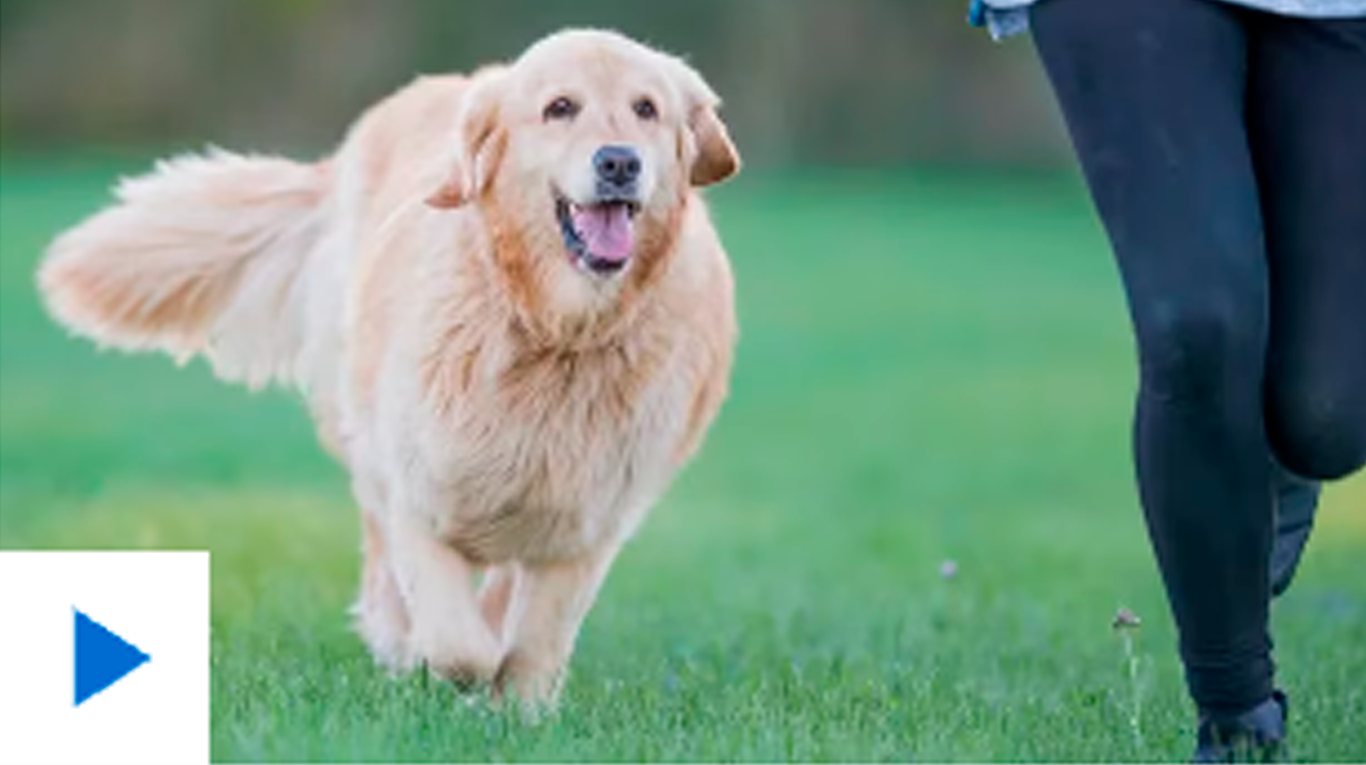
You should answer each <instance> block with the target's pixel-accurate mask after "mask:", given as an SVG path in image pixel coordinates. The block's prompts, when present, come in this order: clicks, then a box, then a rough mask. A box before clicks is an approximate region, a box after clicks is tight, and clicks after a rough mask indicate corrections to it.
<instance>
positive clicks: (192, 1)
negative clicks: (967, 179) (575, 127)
mask: <svg viewBox="0 0 1366 765" xmlns="http://www.w3.org/2000/svg"><path fill="white" fill-rule="evenodd" d="M965 5H966V3H965V2H957V1H956V0H915V1H908V0H840V1H838V2H832V1H831V0H738V1H737V0H688V1H687V2H638V1H637V0H574V2H554V1H553V0H550V1H547V0H499V1H497V2H488V1H484V2H471V1H470V0H57V1H56V2H53V1H52V0H3V2H0V73H2V74H0V139H3V141H4V142H5V145H6V147H16V146H17V147H30V146H52V145H62V144H69V143H72V142H76V143H80V144H83V145H89V144H92V143H93V144H98V145H108V144H119V145H128V144H143V145H151V144H158V145H164V144H167V143H170V144H177V145H179V144H186V145H199V144H202V143H204V142H206V141H208V142H216V143H221V144H224V145H233V146H248V147H272V148H275V147H281V146H293V147H297V148H299V149H303V150H308V149H321V148H325V147H328V146H330V145H332V144H333V143H334V142H335V141H337V140H338V139H339V138H340V134H341V130H342V128H343V126H344V125H346V124H347V122H348V120H350V119H351V118H352V117H353V116H354V115H355V114H356V113H357V112H358V111H359V110H360V109H361V108H363V107H364V106H365V105H367V104H369V103H370V102H372V101H373V100H375V99H376V98H378V97H380V96H381V95H383V94H385V93H387V92H389V91H390V90H392V89H394V88H395V87H396V86H397V85H398V84H400V83H403V82H405V81H407V80H408V79H409V78H411V77H412V76H414V75H415V74H417V73H419V72H442V71H451V70H468V69H470V68H472V67H474V66H476V65H478V64H479V63H483V62H487V61H492V60H499V59H506V58H510V57H513V56H515V55H516V54H517V53H518V52H519V51H520V50H521V49H522V48H524V47H525V46H526V45H527V44H528V43H529V42H530V41H532V40H534V39H536V38H537V37H539V36H541V35H543V34H546V33H547V32H550V31H552V30H555V29H558V28H560V27H562V26H565V25H584V24H591V25H597V26H607V27H614V28H616V29H619V30H621V31H623V32H626V33H628V34H631V35H633V36H636V37H638V38H640V39H642V40H645V41H648V42H651V43H653V44H655V45H657V46H659V47H662V48H664V49H666V50H669V51H671V52H675V53H679V54H685V55H686V56H687V57H688V58H689V59H691V61H692V62H693V63H694V64H695V65H696V66H697V67H698V68H699V69H700V70H701V71H702V72H703V73H704V74H705V75H706V76H707V77H708V78H709V79H710V81H711V82H712V84H713V85H714V86H715V87H716V89H717V90H718V91H719V92H720V93H721V94H722V96H723V97H724V99H725V101H726V116H727V119H728V120H729V121H730V124H731V127H732V131H733V133H734V134H735V136H736V138H737V140H739V142H740V144H741V145H742V146H744V147H745V149H746V158H747V159H748V160H749V161H750V163H751V166H753V167H759V168H763V167H781V166H790V165H793V164H812V163H815V164H822V165H863V166H872V165H877V166H886V165H888V164H892V165H905V164H934V165H945V164H949V165H961V164H971V165H982V164H991V165H993V166H995V167H1001V166H1011V167H1025V168H1039V167H1049V166H1054V165H1056V164H1057V163H1058V162H1059V161H1060V160H1061V159H1062V158H1063V154H1062V148H1063V146H1062V143H1061V141H1060V134H1059V131H1058V130H1057V126H1056V123H1055V118H1054V114H1053V111H1052V108H1051V104H1050V102H1049V101H1048V99H1047V98H1044V97H1043V96H1044V93H1043V90H1042V82H1041V81H1040V79H1039V74H1038V71H1037V67H1035V66H1034V65H1033V51H1032V49H1031V47H1030V45H1029V42H1028V41H1027V40H1022V41H1017V42H1016V43H1015V44H1012V45H1006V46H994V45H992V44H991V43H990V41H989V40H988V39H987V38H986V37H985V35H984V34H983V33H982V32H981V30H975V29H970V28H968V27H967V26H966V25H965V24H964V17H965V10H964V6H965Z"/></svg>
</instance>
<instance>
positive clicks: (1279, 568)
mask: <svg viewBox="0 0 1366 765" xmlns="http://www.w3.org/2000/svg"><path fill="white" fill-rule="evenodd" d="M1272 470H1273V471H1275V484H1276V541H1275V544H1274V545H1273V546H1272V548H1271V595H1272V597H1275V596H1277V595H1280V594H1281V593H1283V592H1285V591H1286V589H1287V588H1289V587H1290V580H1291V579H1294V578H1295V569H1296V568H1297V567H1299V565H1300V556H1301V555H1303V554H1304V545H1305V543H1306V542H1308V541H1309V532H1310V531H1311V530H1312V529H1313V528H1314V511H1315V510H1316V509H1317V508H1318V504H1319V484H1318V482H1316V481H1310V480H1308V479H1305V478H1300V477H1299V476H1296V475H1294V474H1292V473H1291V472H1290V471H1288V470H1286V469H1285V468H1283V467H1281V466H1280V465H1275V466H1273V467H1272Z"/></svg>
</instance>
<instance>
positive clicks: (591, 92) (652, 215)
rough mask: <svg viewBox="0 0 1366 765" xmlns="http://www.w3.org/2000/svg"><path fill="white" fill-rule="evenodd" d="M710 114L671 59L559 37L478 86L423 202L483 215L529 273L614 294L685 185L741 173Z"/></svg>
mask: <svg viewBox="0 0 1366 765" xmlns="http://www.w3.org/2000/svg"><path fill="white" fill-rule="evenodd" d="M717 105H718V99H717V97H716V95H715V94H714V93H712V91H711V90H710V88H708V87H707V85H706V83H705V82H703V80H702V78H701V77H700V76H699V75H698V74H697V73H696V72H695V71H693V70H692V69H691V68H689V67H688V66H687V65H686V64H684V63H683V62H682V61H680V60H678V59H676V58H673V57H671V56H668V55H665V54H663V53H659V52H657V51H654V50H651V49H649V48H646V47H645V46H642V45H640V44H638V43H635V42H632V41H630V40H628V39H626V38H624V37H621V36H619V35H616V34H612V33H607V32H595V31H573V32H565V33H561V34H558V35H554V36H552V37H549V38H546V39H545V40H543V41H541V42H540V43H538V44H536V45H535V46H533V47H532V48H531V49H529V50H528V51H527V52H526V53H525V54H524V55H523V56H522V57H521V58H520V59H518V60H517V61H516V62H515V63H514V64H512V65H511V66H509V67H506V68H499V69H495V70H486V71H484V72H481V73H480V74H478V75H476V77H475V79H474V81H473V82H472V84H471V86H470V91H469V92H468V94H467V96H466V98H465V104H464V113H463V114H462V115H461V116H460V119H459V121H458V135H457V142H458V143H459V146H458V147H457V155H456V158H455V160H454V164H455V166H456V167H455V173H454V174H453V175H452V176H451V180H450V181H449V182H448V183H447V184H446V185H445V186H443V187H442V189H441V190H439V191H438V192H437V194H436V195H434V196H433V197H432V199H431V200H430V201H431V203H432V204H433V205H434V206H437V207H454V206H460V205H464V204H470V203H472V204H477V205H480V206H481V207H483V208H485V212H486V213H487V214H489V217H490V218H491V219H492V220H491V224H492V227H493V228H494V229H495V231H494V234H495V237H499V236H502V237H507V236H512V237H513V238H514V239H516V240H517V243H516V244H517V245H518V246H517V247H516V248H515V249H519V250H522V251H524V252H523V253H522V257H525V258H527V259H529V260H531V261H533V262H531V263H522V264H517V267H519V268H521V269H523V270H526V269H528V268H529V269H531V270H533V271H535V272H537V273H539V274H540V275H541V276H542V277H543V279H549V280H560V281H563V280H567V279H570V278H571V277H572V278H574V279H577V280H579V281H586V282H587V283H588V284H589V285H592V286H593V287H601V286H603V285H607V284H611V283H613V282H616V281H618V280H620V279H622V278H623V275H625V274H628V273H630V272H632V271H642V270H647V269H649V268H652V267H653V266H654V265H657V264H652V263H651V262H650V261H651V260H657V259H659V258H662V257H664V256H665V253H666V252H667V250H668V249H669V247H670V245H671V244H672V237H673V236H674V235H676V234H677V231H678V227H679V226H680V224H681V220H680V218H681V216H680V213H681V209H682V205H683V203H684V201H685V200H686V197H687V193H688V190H689V187H690V186H701V185H707V184H711V183H716V182H718V181H721V180H724V179H725V178H728V177H730V176H731V175H733V174H734V173H735V172H736V171H737V170H738V169H739V157H738V155H737V154H736V151H735V147H734V146H733V145H732V143H731V141H730V138H729V136H728V135H727V133H726V129H725V126H724V125H723V124H722V123H721V121H720V119H719V118H718V117H717V114H716V108H717ZM552 287H553V285H552Z"/></svg>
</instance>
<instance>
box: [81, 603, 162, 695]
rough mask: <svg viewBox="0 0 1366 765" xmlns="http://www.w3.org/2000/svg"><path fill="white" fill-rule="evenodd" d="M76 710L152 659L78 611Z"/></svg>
mask: <svg viewBox="0 0 1366 765" xmlns="http://www.w3.org/2000/svg"><path fill="white" fill-rule="evenodd" d="M72 611H73V612H75V614H76V706H80V705H81V702H83V701H85V700H86V699H88V698H90V697H91V696H94V695H95V694H97V693H99V692H100V691H102V690H104V689H105V688H108V687H109V686H111V685H113V684H114V683H117V682H118V681H119V680H120V679H121V678H122V677H123V676H124V675H126V674H128V673H129V672H132V671H133V670H135V669H137V668H138V667H140V666H142V665H143V664H144V663H145V662H147V661H148V660H149V659H151V657H150V656H148V655H147V654H145V653H143V652H142V651H139V650H138V649H137V647H136V646H134V645H132V644H131V643H129V642H128V641H127V640H124V639H123V638H121V637H119V636H118V635H115V634H114V633H112V632H110V631H109V630H108V629H106V628H105V627H104V625H102V624H100V623H99V622H96V621H95V620H94V619H91V618H90V617H88V616H86V615H85V614H83V613H81V612H80V611H76V609H74V608H73V609H72Z"/></svg>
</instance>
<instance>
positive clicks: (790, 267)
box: [0, 160, 1366, 761]
mask: <svg viewBox="0 0 1366 765" xmlns="http://www.w3.org/2000/svg"><path fill="white" fill-rule="evenodd" d="M137 168H138V165H136V164H129V163H121V162H102V163H88V164H82V163H76V162H71V161H67V162H65V163H61V164H56V163H52V162H42V161H38V160H26V161H22V162H20V161H14V160H7V161H6V162H5V167H4V171H3V174H2V175H0V181H2V182H3V185H2V187H0V322H2V323H0V544H2V545H3V546H4V547H6V548H49V547H81V548H182V549H183V548H189V549H204V548H207V549H209V550H211V551H212V556H213V558H212V559H213V756H214V758H215V759H216V760H231V761H243V760H261V759H266V760H290V761H298V760H364V759H379V760H385V761H395V760H396V761H443V760H447V761H448V760H489V759H496V760H608V761H611V760H660V759H664V760H699V759H700V760H1021V759H1031V760H1032V759H1038V760H1054V761H1056V760H1069V761H1074V760H1083V761H1101V760H1170V759H1179V758H1184V757H1186V756H1188V754H1189V751H1188V747H1189V744H1190V740H1191V732H1192V727H1193V725H1192V715H1191V711H1190V709H1189V707H1188V706H1187V702H1186V701H1185V697H1184V694H1183V692H1182V686H1181V680H1180V672H1179V667H1178V665H1177V662H1176V658H1175V653H1174V648H1173V645H1174V638H1173V633H1172V627H1171V624H1170V619H1169V617H1168V615H1167V613H1166V610H1165V605H1164V601H1163V599H1162V596H1161V591H1160V587H1159V583H1158V579H1157V574H1156V570H1155V568H1154V565H1153V563H1152V561H1151V558H1150V555H1149V553H1148V549H1147V542H1146V537H1145V535H1144V532H1143V528H1142V524H1141V521H1140V515H1139V511H1138V508H1137V505H1136V500H1135V498H1134V493H1133V490H1132V487H1131V478H1130V467H1129V463H1128V457H1127V449H1128V445H1127V444H1128V432H1127V429H1128V425H1127V420H1128V415H1129V409H1130V398H1131V395H1132V390H1133V383H1132V377H1133V361H1132V358H1131V348H1130V344H1129V339H1128V337H1127V328H1126V324H1125V322H1126V318H1125V313H1124V309H1123V306H1122V304H1121V297H1120V291H1119V287H1118V284H1117V283H1116V280H1115V277H1114V275H1113V273H1112V269H1111V266H1110V264H1109V262H1108V261H1107V259H1106V255H1105V252H1104V247H1103V241H1102V239H1101V236H1100V232H1099V230H1098V229H1097V228H1096V226H1095V225H1094V223H1093V222H1092V220H1091V218H1090V215H1089V212H1088V210H1087V208H1086V206H1085V203H1084V200H1083V198H1082V197H1081V195H1080V192H1079V189H1078V188H1077V187H1076V186H1075V185H1074V184H1073V183H1072V182H1071V181H1070V180H1069V179H1061V180H1037V179H1036V180H1020V179H1014V180H1009V179H983V178H963V177H953V176H944V175H930V176H927V177H918V176H897V177H882V176H877V175H860V174H852V173H848V174H839V175H814V174H810V175H800V176H794V177H790V178H783V179H780V178H776V177H774V178H764V177H758V176H754V177H746V178H742V179H741V180H740V181H739V182H737V183H735V184H733V185H732V186H730V187H726V188H723V189H720V190H719V191H718V192H717V193H716V194H715V195H714V196H713V197H712V199H713V202H714V205H715V207H716V209H717V216H718V220H719V223H720V225H721V228H722V229H723V232H724V234H725V236H726V239H727V242H728V243H729V246H730V250H731V252H732V254H733V257H734V260H735V263H736V268H737V272H738V279H739V299H740V309H741V319H742V326H743V340H742V343H741V351H740V354H739V360H738V367H737V370H736V375H735V381H734V392H733V396H732V398H731V400H730V402H729V404H728V405H727V408H726V409H725V411H724V413H723V415H722V417H721V420H720V422H719V424H718V426H717V427H716V429H715V430H714V431H713V432H712V434H711V437H710V439H709V441H708V444H707V447H706V448H705V449H704V451H703V453H702V456H701V458H700V460H699V461H698V462H697V463H695V464H694V465H693V466H692V468H691V469H690V470H689V471H688V472H687V473H686V474H684V476H683V477H682V478H681V479H680V481H679V482H678V484H677V485H676V487H675V488H674V490H673V491H672V493H671V494H670V495H669V496H668V497H667V499H666V500H665V501H664V502H663V504H662V505H661V506H660V507H658V508H657V510H656V512H655V513H654V515H653V517H652V518H651V520H650V521H649V522H648V523H647V524H646V526H645V528H644V530H643V531H642V533H641V534H640V535H639V537H638V538H637V540H636V541H635V542H634V543H633V544H632V545H631V546H630V547H629V548H628V549H627V551H626V552H625V554H624V556H623V558H622V559H621V562H620V564H619V565H618V566H617V568H616V570H615V571H614V573H613V575H612V577H611V579H610V580H609V582H608V584H607V587H606V589H605V591H604V593H603V595H602V598H601V600H600V601H599V605H598V606H597V608H596V610H595V611H594V612H593V614H592V615H591V616H590V618H589V622H588V625H587V627H586V629H585V631H584V634H583V636H582V639H581V642H580V647H579V652H578V655H577V659H576V662H575V664H574V669H573V674H572V677H571V681H570V685H569V688H568V692H567V695H566V697H565V700H564V705H563V709H562V711H561V713H560V714H559V715H558V716H556V717H555V718H553V719H552V720H549V721H547V722H544V723H542V724H540V725H528V724H525V723H523V722H521V721H520V720H519V719H517V718H515V717H513V716H511V715H503V714H498V713H495V712H490V711H488V710H486V709H483V708H478V707H474V708H471V707H468V706H467V705H465V704H463V703H462V702H461V701H460V699H459V698H458V697H457V696H456V695H455V694H454V693H453V691H451V690H450V689H449V688H447V687H445V686H443V685H441V684H439V683H436V682H433V681H427V680H425V679H423V678H420V677H414V678H410V679H405V680H399V681H391V680H389V679H387V678H386V677H385V676H384V675H383V673H381V672H380V671H378V670H377V669H375V668H374V667H373V666H372V665H371V662H370V660H369V658H368V657H367V655H366V653H365V652H364V650H363V648H362V647H361V645H360V643H359V642H358V640H357V639H356V638H355V637H354V636H353V635H352V634H351V633H350V632H349V631H348V627H347V622H346V619H345V615H344V611H345V608H346V606H347V604H348V602H349V599H350V597H351V594H352V589H353V586H354V584H355V580H356V578H357V554H356V550H357V544H358V542H357V530H356V519H355V511H354V510H353V508H352V504H351V502H350V500H349V498H348V496H347V492H346V485H345V481H344V479H343V476H342V475H341V473H340V471H339V470H338V469H337V468H335V467H334V466H333V465H331V464H330V463H329V462H328V461H327V460H326V459H325V458H324V456H323V455H322V454H321V453H320V451H319V450H318V449H317V448H316V447H315V445H314V441H313V436H312V433H311V430H310V426H309V424H308V422H307V420H306V418H305V416H304V414H303V412H302V410H301V407H299V406H298V405H297V403H296V402H295V401H294V400H293V399H292V398H291V396H290V395H288V394H286V393H283V392H277V393H267V394H264V395H256V396H251V395H248V394H247V393H245V392H243V391H241V390H238V389H233V388H229V387H225V386H222V385H220V384H218V383H216V382H215V381H214V380H212V379H211V377H210V375H209V374H208V372H207V371H206V370H205V368H204V367H203V366H202V365H194V366H191V367H190V368H188V369H185V370H180V371H177V370H176V369H174V368H173V367H172V365H171V364H170V363H169V362H168V361H167V360H166V359H164V358H151V357H148V358H132V357H114V356H107V355H106V356H100V355H97V354H96V353H95V352H94V351H93V350H92V348H91V347H90V346H88V345H87V344H85V343H82V342H76V341H71V340H66V339H64V338H63V336H62V334H61V333H60V332H59V331H58V330H56V329H55V328H54V327H53V326H51V325H50V324H49V323H48V321H47V320H46V319H45V318H44V316H43V315H42V314H41V312H40V310H39V307H38V304H37V301H36V299H35V296H34V293H33V288H32V277H31V274H32V271H33V267H34V263H35V261H36V259H37V258H38V257H39V254H40V253H41V251H42V249H43V247H44V245H45V243H46V242H47V240H48V239H49V237H51V236H52V235H53V233H55V232H56V231H57V230H59V229H60V228H62V227H64V226H66V225H69V224H71V223H73V222H75V221H76V220H77V219H78V218H79V217H80V216H81V215H83V214H85V213H87V212H89V211H91V210H92V209H94V208H95V207H96V206H97V205H99V204H100V203H101V202H102V201H103V200H104V199H105V198H106V197H105V192H104V189H105V187H106V186H107V185H108V183H109V182H110V181H111V179H112V178H113V177H114V175H116V174H117V173H119V172H128V171H132V170H135V169H137ZM1327 505H1328V506H1327V507H1326V509H1325V510H1324V512H1323V516H1322V520H1321V522H1320V523H1321V527H1320V529H1319V530H1318V533H1317V535H1316V537H1315V539H1314V543H1313V545H1312V547H1311V552H1310V555H1309V558H1308V561H1307V563H1306V564H1305V566H1304V568H1303V570H1302V572H1301V577H1300V580H1299V581H1298V582H1297V586H1296V587H1295V589H1294V590H1293V591H1292V592H1291V593H1290V595H1288V596H1287V597H1286V598H1285V599H1284V600H1283V601H1281V602H1279V603H1278V605H1277V607H1276V612H1275V620H1276V632H1277V637H1278V646H1279V657H1278V658H1279V660H1280V663H1281V666H1282V676H1281V678H1282V683H1283V684H1284V686H1285V687H1287V688H1288V689H1289V690H1290V691H1291V693H1292V694H1293V700H1294V702H1295V711H1294V717H1295V722H1296V723H1297V727H1296V730H1295V747H1296V748H1295V754H1296V756H1297V758H1302V759H1315V760H1320V759H1329V760H1337V761H1352V760H1357V761H1360V760H1363V759H1366V684H1363V681H1362V678H1366V481H1363V480H1361V479H1360V478H1358V479H1357V480H1355V481H1354V482H1351V483H1347V484H1344V485H1340V486H1336V487H1334V488H1333V490H1332V491H1331V492H1330V494H1329V497H1328V502H1327ZM946 560H953V561H956V563H957V566H958V573H957V576H955V577H953V578H951V579H945V578H942V577H941V576H940V567H941V563H942V562H944V561H946ZM1120 606H1125V607H1129V608H1132V609H1133V610H1134V611H1136V612H1137V613H1138V614H1140V615H1141V616H1142V617H1143V619H1144V623H1143V626H1142V628H1141V630H1140V632H1139V633H1138V635H1137V640H1136V643H1135V646H1134V653H1135V655H1136V658H1137V660H1138V672H1137V679H1136V680H1133V679H1131V677H1130V674H1129V663H1128V658H1127V657H1126V654H1125V649H1124V647H1123V645H1122V643H1121V642H1120V640H1119V639H1118V638H1117V637H1116V636H1115V635H1114V634H1113V633H1112V631H1111V628H1110V621H1111V618H1112V617H1113V615H1114V613H1115V611H1116V609H1117V608H1118V607H1120ZM6 628H9V627H8V625H7V626H6ZM1131 718H1136V720H1137V723H1138V726H1137V729H1135V728H1134V727H1133V726H1131V724H1130V721H1131Z"/></svg>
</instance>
